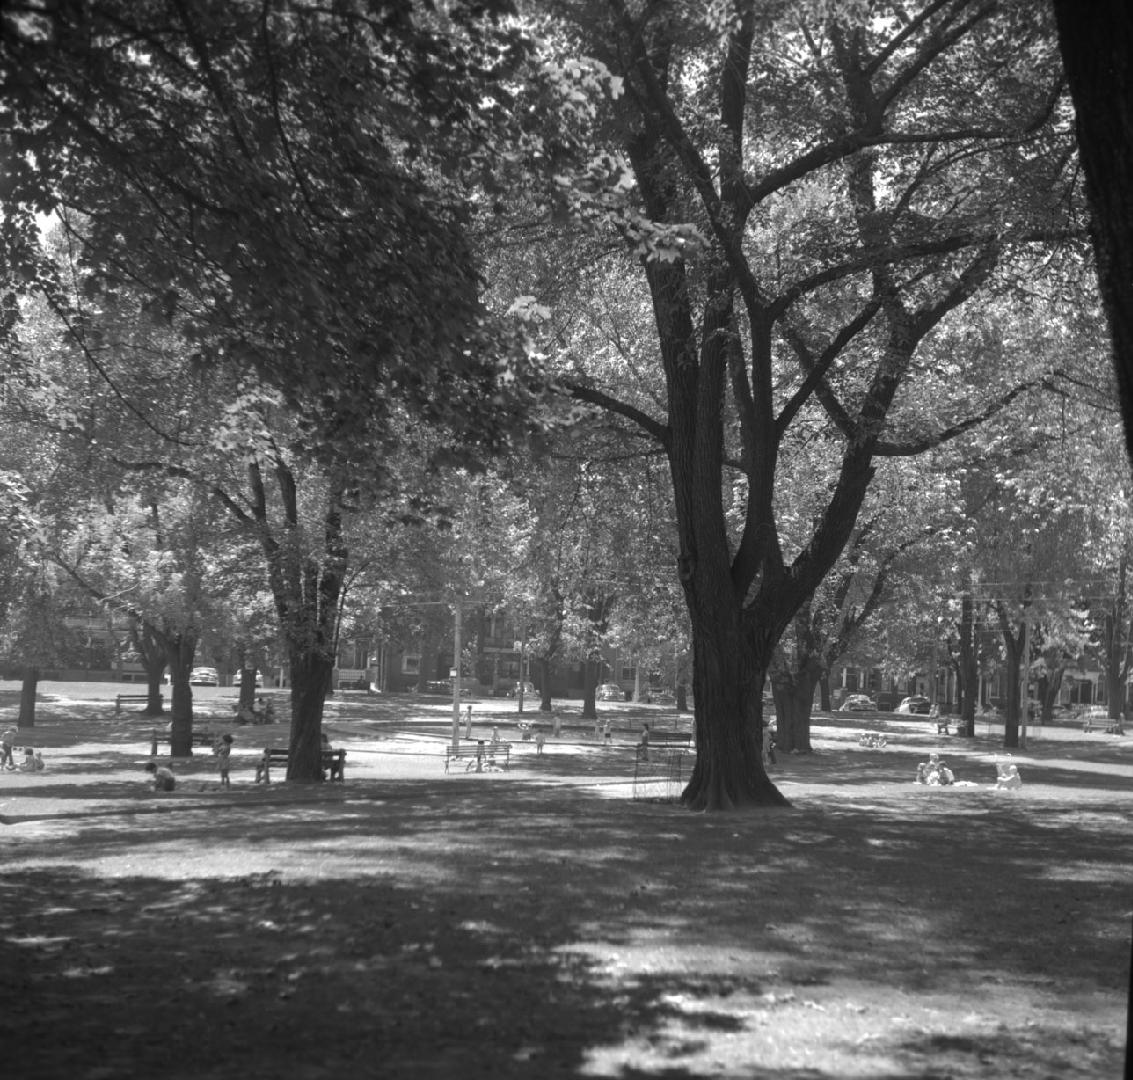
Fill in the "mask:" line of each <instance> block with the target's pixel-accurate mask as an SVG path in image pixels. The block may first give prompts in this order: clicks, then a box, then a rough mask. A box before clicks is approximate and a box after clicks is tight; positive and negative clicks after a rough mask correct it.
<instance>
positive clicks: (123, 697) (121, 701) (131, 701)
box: [114, 694, 165, 716]
mask: <svg viewBox="0 0 1133 1080" xmlns="http://www.w3.org/2000/svg"><path fill="white" fill-rule="evenodd" d="M157 700H158V704H160V705H164V703H165V699H164V697H163V696H162V695H161V694H158V695H157ZM148 704H149V694H119V695H118V696H117V697H116V698H115V699H114V715H115V716H117V715H118V714H119V713H120V712H121V711H122V706H123V705H148Z"/></svg>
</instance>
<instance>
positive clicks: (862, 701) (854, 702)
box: [838, 694, 877, 712]
mask: <svg viewBox="0 0 1133 1080" xmlns="http://www.w3.org/2000/svg"><path fill="white" fill-rule="evenodd" d="M876 709H877V702H875V701H873V700H872V699H871V698H868V697H866V696H865V694H851V695H850V696H849V697H848V698H846V700H845V701H843V702H842V706H841V708H840V709H839V710H838V711H839V712H871V711H876Z"/></svg>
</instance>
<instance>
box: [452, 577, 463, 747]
mask: <svg viewBox="0 0 1133 1080" xmlns="http://www.w3.org/2000/svg"><path fill="white" fill-rule="evenodd" d="M461 603H462V601H461V600H460V598H459V597H458V598H457V600H456V603H455V604H454V605H453V628H452V745H453V748H454V749H455V748H456V747H457V746H459V745H460V654H461V651H462V649H463V646H462V645H461V644H460V615H461Z"/></svg>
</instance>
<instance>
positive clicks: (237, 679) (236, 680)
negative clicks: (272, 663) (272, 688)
mask: <svg viewBox="0 0 1133 1080" xmlns="http://www.w3.org/2000/svg"><path fill="white" fill-rule="evenodd" d="M243 681H244V672H243V671H240V670H237V671H236V673H235V674H234V675H233V676H232V685H233V686H239V685H240V684H241V683H242V682H243ZM256 685H257V686H263V685H264V677H263V676H262V675H261V674H260V673H259V672H258V671H257V672H256Z"/></svg>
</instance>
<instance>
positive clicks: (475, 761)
mask: <svg viewBox="0 0 1133 1080" xmlns="http://www.w3.org/2000/svg"><path fill="white" fill-rule="evenodd" d="M510 760H511V743H506V742H477V743H468V744H465V745H463V746H446V747H445V772H448V770H449V766H450V765H451V764H452V763H453V762H454V761H467V762H468V764H467V765H465V766H464V771H465V772H472V771H473V770H475V771H476V772H483V771H484V770H485V769H489V768H492V769H506V768H507V767H508V762H509V761H510ZM501 762H502V764H501Z"/></svg>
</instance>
